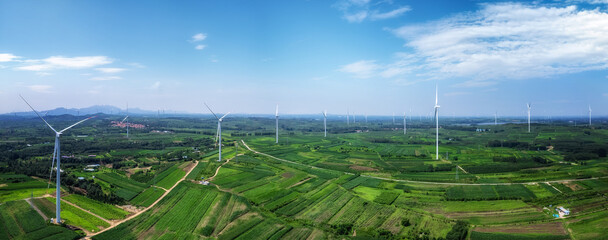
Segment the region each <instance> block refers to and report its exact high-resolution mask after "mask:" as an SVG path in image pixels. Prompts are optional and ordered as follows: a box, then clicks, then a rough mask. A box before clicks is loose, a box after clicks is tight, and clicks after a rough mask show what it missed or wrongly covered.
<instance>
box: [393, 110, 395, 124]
mask: <svg viewBox="0 0 608 240" xmlns="http://www.w3.org/2000/svg"><path fill="white" fill-rule="evenodd" d="M393 125H395V112H393Z"/></svg>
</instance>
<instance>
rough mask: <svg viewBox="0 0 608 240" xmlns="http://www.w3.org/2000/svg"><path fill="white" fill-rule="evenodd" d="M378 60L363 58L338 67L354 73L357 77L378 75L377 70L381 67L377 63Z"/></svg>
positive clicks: (343, 70) (342, 70)
mask: <svg viewBox="0 0 608 240" xmlns="http://www.w3.org/2000/svg"><path fill="white" fill-rule="evenodd" d="M375 62H376V61H370V60H361V61H358V62H354V63H351V64H347V65H344V66H342V67H341V68H340V69H338V70H339V71H341V72H345V73H350V74H353V75H354V76H355V77H357V78H370V77H373V76H374V75H376V72H377V70H378V69H379V68H380V67H381V66H380V65H378V64H376V63H375Z"/></svg>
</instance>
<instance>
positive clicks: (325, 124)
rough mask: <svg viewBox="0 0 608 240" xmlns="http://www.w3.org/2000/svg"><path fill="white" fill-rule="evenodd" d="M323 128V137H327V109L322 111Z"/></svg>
mask: <svg viewBox="0 0 608 240" xmlns="http://www.w3.org/2000/svg"><path fill="white" fill-rule="evenodd" d="M322 113H323V129H324V131H325V135H324V137H327V110H325V111H323V112H322Z"/></svg>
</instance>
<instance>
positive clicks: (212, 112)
mask: <svg viewBox="0 0 608 240" xmlns="http://www.w3.org/2000/svg"><path fill="white" fill-rule="evenodd" d="M203 104H205V106H206V107H207V109H209V112H211V114H213V116H214V117H215V118H216V119H218V120H219V119H220V118H218V117H217V115H215V113H214V112H213V111H212V110H211V108H210V107H209V106H208V105H207V103H206V102H203Z"/></svg>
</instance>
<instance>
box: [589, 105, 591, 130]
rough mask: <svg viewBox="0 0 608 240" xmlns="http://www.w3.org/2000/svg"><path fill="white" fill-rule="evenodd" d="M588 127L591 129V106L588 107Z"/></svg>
mask: <svg viewBox="0 0 608 240" xmlns="http://www.w3.org/2000/svg"><path fill="white" fill-rule="evenodd" d="M589 127H591V105H589Z"/></svg>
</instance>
